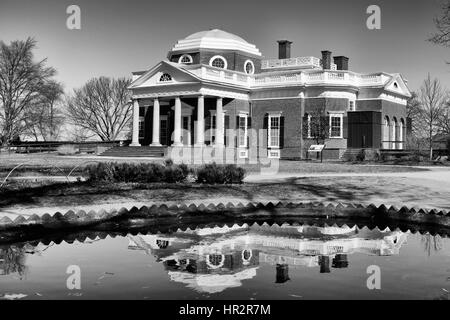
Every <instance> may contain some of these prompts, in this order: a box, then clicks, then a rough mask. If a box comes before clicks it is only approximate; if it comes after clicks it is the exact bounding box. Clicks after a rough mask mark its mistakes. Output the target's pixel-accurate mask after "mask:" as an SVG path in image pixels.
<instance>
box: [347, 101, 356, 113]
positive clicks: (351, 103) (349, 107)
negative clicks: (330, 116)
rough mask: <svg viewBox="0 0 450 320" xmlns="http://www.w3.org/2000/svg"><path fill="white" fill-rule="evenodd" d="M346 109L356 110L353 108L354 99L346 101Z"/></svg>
mask: <svg viewBox="0 0 450 320" xmlns="http://www.w3.org/2000/svg"><path fill="white" fill-rule="evenodd" d="M348 110H350V111H355V110H356V108H355V101H353V100H350V101H349V102H348Z"/></svg>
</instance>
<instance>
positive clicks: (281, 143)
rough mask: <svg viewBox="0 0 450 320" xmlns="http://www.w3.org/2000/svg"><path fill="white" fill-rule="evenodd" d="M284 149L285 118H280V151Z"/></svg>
mask: <svg viewBox="0 0 450 320" xmlns="http://www.w3.org/2000/svg"><path fill="white" fill-rule="evenodd" d="M283 148H284V117H283V116H281V117H280V149H283Z"/></svg>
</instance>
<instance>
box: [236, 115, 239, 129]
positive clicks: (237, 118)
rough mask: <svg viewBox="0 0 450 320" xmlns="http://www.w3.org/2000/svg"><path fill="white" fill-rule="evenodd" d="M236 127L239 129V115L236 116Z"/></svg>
mask: <svg viewBox="0 0 450 320" xmlns="http://www.w3.org/2000/svg"><path fill="white" fill-rule="evenodd" d="M236 129H239V116H236Z"/></svg>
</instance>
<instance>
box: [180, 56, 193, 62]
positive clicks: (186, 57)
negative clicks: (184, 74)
mask: <svg viewBox="0 0 450 320" xmlns="http://www.w3.org/2000/svg"><path fill="white" fill-rule="evenodd" d="M192 62H193V60H192V56H191V55H189V54H183V55H182V56H181V57H180V59H178V63H183V64H191V63H192Z"/></svg>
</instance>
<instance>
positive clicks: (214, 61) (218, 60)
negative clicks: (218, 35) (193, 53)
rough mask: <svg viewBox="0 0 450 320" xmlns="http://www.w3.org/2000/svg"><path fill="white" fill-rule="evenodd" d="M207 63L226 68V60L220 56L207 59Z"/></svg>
mask: <svg viewBox="0 0 450 320" xmlns="http://www.w3.org/2000/svg"><path fill="white" fill-rule="evenodd" d="M209 65H210V66H211V67H216V68H220V69H226V68H227V60H225V58H224V57H222V56H214V57H212V58H211V60H209Z"/></svg>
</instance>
